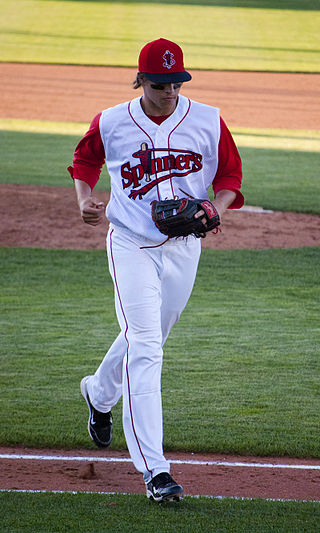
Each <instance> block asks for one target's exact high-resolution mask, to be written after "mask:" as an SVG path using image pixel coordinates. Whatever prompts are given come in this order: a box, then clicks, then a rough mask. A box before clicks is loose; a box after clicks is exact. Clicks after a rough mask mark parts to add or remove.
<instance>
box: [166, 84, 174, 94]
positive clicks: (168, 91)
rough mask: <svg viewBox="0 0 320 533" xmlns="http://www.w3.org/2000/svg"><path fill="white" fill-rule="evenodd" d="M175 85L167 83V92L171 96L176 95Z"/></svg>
mask: <svg viewBox="0 0 320 533" xmlns="http://www.w3.org/2000/svg"><path fill="white" fill-rule="evenodd" d="M174 90H175V89H174V84H173V83H166V85H165V92H166V93H168V94H170V93H174Z"/></svg>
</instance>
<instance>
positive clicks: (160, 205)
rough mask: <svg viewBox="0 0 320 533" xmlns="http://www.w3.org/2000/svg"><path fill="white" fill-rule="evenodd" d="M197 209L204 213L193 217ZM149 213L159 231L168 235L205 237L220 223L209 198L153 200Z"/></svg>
mask: <svg viewBox="0 0 320 533" xmlns="http://www.w3.org/2000/svg"><path fill="white" fill-rule="evenodd" d="M199 211H203V212H204V215H202V216H200V217H199V218H194V215H195V214H196V213H198V212H199ZM151 215H152V220H153V221H154V223H155V225H156V226H157V228H158V229H159V231H161V233H164V235H168V237H186V236H187V235H191V234H193V235H195V236H196V237H205V236H206V233H207V232H208V231H211V230H215V229H216V231H218V226H219V225H220V217H219V214H218V212H217V210H216V208H215V207H214V205H213V204H212V203H211V202H210V201H209V200H199V199H196V198H195V199H189V198H181V199H180V200H161V201H157V200H154V201H153V202H151ZM203 219H205V222H203Z"/></svg>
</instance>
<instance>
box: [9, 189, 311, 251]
mask: <svg viewBox="0 0 320 533" xmlns="http://www.w3.org/2000/svg"><path fill="white" fill-rule="evenodd" d="M96 196H97V198H99V200H104V201H105V202H107V201H108V194H107V193H105V192H104V191H97V193H96ZM8 205H11V206H12V205H14V211H13V212H12V210H10V211H8V209H7V206H8ZM0 210H1V213H2V224H1V228H0V244H1V245H2V246H22V247H38V248H70V249H76V250H89V249H100V250H101V249H105V238H106V233H107V229H108V223H107V221H105V223H103V224H101V225H100V226H98V227H96V228H94V227H91V226H88V225H86V224H84V223H83V222H82V221H81V219H80V216H79V210H78V206H77V203H76V200H75V195H74V191H73V190H72V189H67V188H66V189H63V188H55V187H33V186H27V185H0ZM66 217H68V220H66ZM26 221H27V224H26ZM221 228H222V229H221V232H220V233H218V234H217V235H214V234H213V233H209V234H208V235H207V237H206V238H205V239H202V247H203V248H215V249H216V250H230V249H242V248H251V249H253V248H256V249H262V248H298V247H300V246H317V245H319V244H320V216H314V215H306V214H301V213H300V214H298V213H297V214H296V213H281V212H274V213H272V212H271V213H269V212H263V213H260V212H259V211H256V210H253V211H252V212H251V211H242V210H241V211H229V212H227V213H226V214H225V215H224V217H223V220H222V226H221Z"/></svg>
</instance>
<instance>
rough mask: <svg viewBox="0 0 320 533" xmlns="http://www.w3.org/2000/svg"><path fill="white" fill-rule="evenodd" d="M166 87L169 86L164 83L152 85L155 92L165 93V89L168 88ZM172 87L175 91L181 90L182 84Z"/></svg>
mask: <svg viewBox="0 0 320 533" xmlns="http://www.w3.org/2000/svg"><path fill="white" fill-rule="evenodd" d="M166 85H168V84H165V85H163V84H162V83H150V87H151V89H154V90H155V91H164V89H165V88H166ZM172 85H173V88H174V90H176V89H180V87H181V85H182V83H173V84H172Z"/></svg>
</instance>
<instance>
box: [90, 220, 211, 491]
mask: <svg viewBox="0 0 320 533" xmlns="http://www.w3.org/2000/svg"><path fill="white" fill-rule="evenodd" d="M147 246H152V242H150V241H148V240H147V239H144V238H141V237H140V236H138V235H136V234H134V233H132V232H131V231H130V230H128V229H124V228H120V227H118V226H115V225H112V224H111V225H110V229H109V232H108V237H107V252H108V261H109V270H110V274H111V276H112V279H113V282H114V288H115V307H116V313H117V318H118V321H119V324H120V328H121V332H120V334H119V335H118V337H117V338H116V340H115V341H114V343H113V344H112V346H111V348H110V349H109V351H108V352H107V354H106V356H105V358H104V359H103V361H102V363H101V365H100V366H99V368H98V369H97V371H96V373H95V375H94V376H92V377H91V378H90V379H89V380H88V393H89V396H90V399H91V402H92V404H93V405H94V407H95V408H96V409H98V410H99V411H102V412H108V411H110V410H111V409H112V408H113V407H114V406H115V405H116V403H117V402H118V400H119V399H120V397H121V395H122V396H123V429H124V433H125V437H126V441H127V445H128V449H129V452H130V455H131V458H132V461H133V463H134V465H135V467H136V469H137V470H139V471H140V472H142V473H143V476H144V480H145V482H146V483H148V482H149V481H150V479H151V478H152V477H154V476H156V475H157V474H159V473H160V472H169V470H170V466H169V463H168V461H167V460H166V459H165V457H164V455H163V448H162V437H163V431H162V400H161V370H162V357H163V349H162V348H163V345H164V343H165V341H166V339H167V337H168V335H169V332H170V329H171V327H172V326H173V325H174V324H175V323H176V322H177V321H178V320H179V317H180V314H181V312H182V311H183V309H184V307H185V306H186V304H187V302H188V299H189V297H190V295H191V291H192V288H193V285H194V280H195V277H196V272H197V267H198V262H199V258H200V252H201V243H200V239H196V238H195V237H193V236H191V237H187V238H184V239H183V238H179V239H171V240H169V241H167V242H165V243H164V244H163V245H161V246H159V247H156V248H148V247H147ZM145 247H147V248H145Z"/></svg>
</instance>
